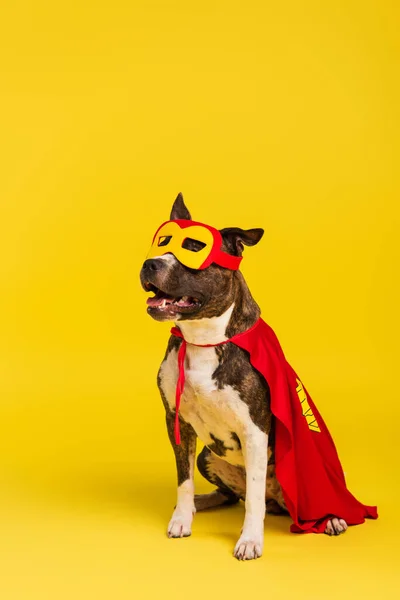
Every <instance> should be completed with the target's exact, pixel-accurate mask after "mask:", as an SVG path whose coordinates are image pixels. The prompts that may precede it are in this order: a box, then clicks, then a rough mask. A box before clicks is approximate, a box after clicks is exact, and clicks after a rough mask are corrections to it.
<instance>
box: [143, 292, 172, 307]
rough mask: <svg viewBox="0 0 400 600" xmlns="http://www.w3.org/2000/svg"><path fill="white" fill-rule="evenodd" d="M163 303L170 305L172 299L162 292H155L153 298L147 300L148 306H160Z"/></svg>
mask: <svg viewBox="0 0 400 600" xmlns="http://www.w3.org/2000/svg"><path fill="white" fill-rule="evenodd" d="M164 301H165V302H166V304H172V302H173V301H174V299H173V298H172V297H171V296H168V295H167V294H164V292H157V294H156V295H155V296H153V298H147V304H148V306H161V304H163V303H164Z"/></svg>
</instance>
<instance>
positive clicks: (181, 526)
mask: <svg viewBox="0 0 400 600" xmlns="http://www.w3.org/2000/svg"><path fill="white" fill-rule="evenodd" d="M192 521H193V513H189V514H186V515H185V514H181V513H176V512H174V514H173V515H172V519H171V520H170V522H169V525H168V530H167V535H168V537H169V538H182V537H189V535H191V534H192Z"/></svg>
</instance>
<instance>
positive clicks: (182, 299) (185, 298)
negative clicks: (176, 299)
mask: <svg viewBox="0 0 400 600" xmlns="http://www.w3.org/2000/svg"><path fill="white" fill-rule="evenodd" d="M186 300H189V296H182V298H181V300H180V301H181V302H186Z"/></svg>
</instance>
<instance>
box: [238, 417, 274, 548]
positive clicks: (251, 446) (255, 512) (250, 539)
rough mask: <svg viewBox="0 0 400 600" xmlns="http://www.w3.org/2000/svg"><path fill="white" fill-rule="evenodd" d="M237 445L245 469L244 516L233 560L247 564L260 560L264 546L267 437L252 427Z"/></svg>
mask: <svg viewBox="0 0 400 600" xmlns="http://www.w3.org/2000/svg"><path fill="white" fill-rule="evenodd" d="M241 442H242V448H243V454H244V460H245V466H246V515H245V519H244V525H243V529H242V535H241V536H240V538H239V541H238V543H237V544H236V546H235V550H234V556H235V557H236V558H238V559H239V560H250V559H252V558H258V557H260V556H261V554H262V551H263V545H264V517H265V488H266V477H267V463H268V435H267V434H266V433H264V432H262V431H261V430H260V429H258V427H256V426H254V427H253V428H252V429H251V431H249V432H248V433H247V434H246V436H245V439H244V440H241Z"/></svg>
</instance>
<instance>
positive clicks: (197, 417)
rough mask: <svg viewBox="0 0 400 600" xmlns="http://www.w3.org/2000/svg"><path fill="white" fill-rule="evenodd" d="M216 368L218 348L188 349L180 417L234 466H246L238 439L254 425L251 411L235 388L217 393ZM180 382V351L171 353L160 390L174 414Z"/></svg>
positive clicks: (162, 374)
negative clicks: (177, 383)
mask: <svg viewBox="0 0 400 600" xmlns="http://www.w3.org/2000/svg"><path fill="white" fill-rule="evenodd" d="M217 367H218V357H217V353H216V351H215V348H198V347H195V346H190V345H188V347H187V352H186V361H185V388H184V392H183V395H182V399H181V407H180V414H181V416H182V418H183V419H185V421H186V422H188V423H190V424H191V425H192V427H193V429H194V430H195V432H196V434H197V436H198V437H199V439H201V441H202V442H204V444H206V445H207V446H208V447H209V448H210V449H211V450H212V451H213V452H215V454H217V455H218V456H220V457H221V458H224V459H225V460H227V461H228V462H230V463H232V464H239V465H243V464H244V461H243V455H242V451H241V446H240V441H239V439H240V438H243V436H245V434H246V432H247V431H248V429H249V427H251V425H252V422H251V419H250V415H249V410H248V407H247V405H246V404H245V403H244V402H243V401H242V400H241V398H240V396H239V393H238V392H237V391H236V390H234V389H233V388H232V387H230V386H225V387H223V388H222V389H218V384H217V381H216V380H215V379H214V378H213V375H214V373H215V370H216V369H217ZM177 378H178V363H177V351H176V350H172V351H171V352H170V354H169V355H168V357H167V359H166V360H165V361H164V363H163V364H162V366H161V369H160V383H161V387H162V390H163V393H164V395H165V397H166V399H167V402H168V404H169V406H170V408H171V409H172V410H173V409H174V408H175V390H176V382H177Z"/></svg>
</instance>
